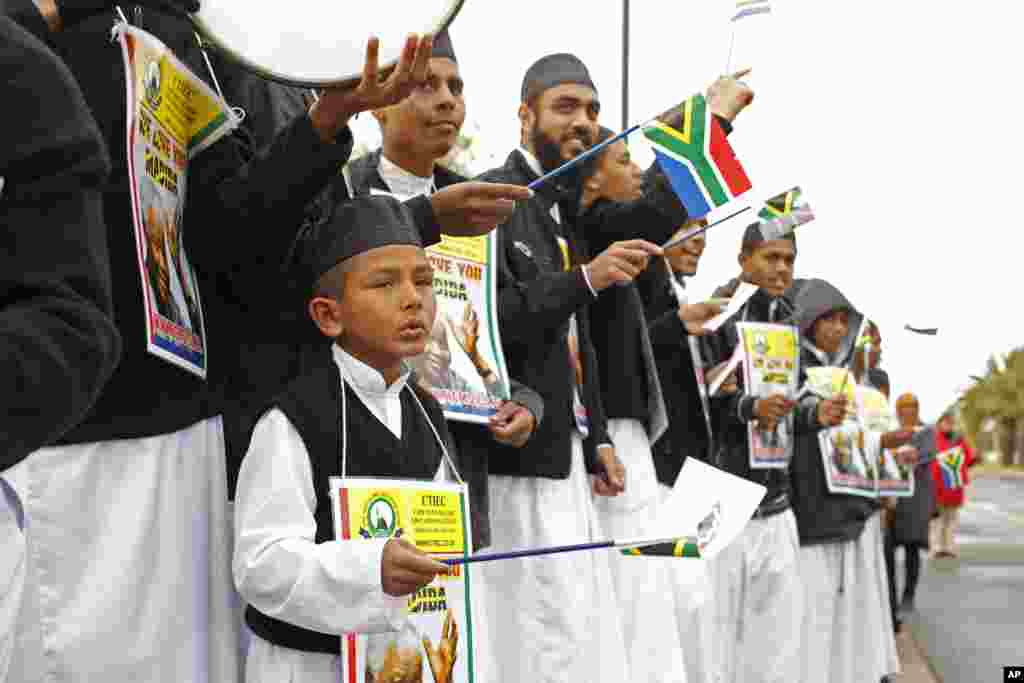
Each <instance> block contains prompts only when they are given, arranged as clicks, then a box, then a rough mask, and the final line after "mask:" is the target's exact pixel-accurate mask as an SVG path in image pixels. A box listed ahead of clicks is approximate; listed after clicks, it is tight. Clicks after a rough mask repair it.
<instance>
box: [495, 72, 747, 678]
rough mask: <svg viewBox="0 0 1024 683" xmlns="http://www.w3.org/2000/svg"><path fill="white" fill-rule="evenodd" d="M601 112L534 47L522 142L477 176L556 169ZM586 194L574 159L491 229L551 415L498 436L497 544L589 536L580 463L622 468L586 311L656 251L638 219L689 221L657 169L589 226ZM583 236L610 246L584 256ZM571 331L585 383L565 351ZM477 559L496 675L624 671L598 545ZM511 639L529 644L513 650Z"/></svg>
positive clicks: (586, 467)
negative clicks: (537, 558)
mask: <svg viewBox="0 0 1024 683" xmlns="http://www.w3.org/2000/svg"><path fill="white" fill-rule="evenodd" d="M740 90H741V88H740V87H739V86H737V85H736V83H735V81H734V80H729V79H724V81H723V82H720V83H717V84H716V87H715V91H714V92H715V95H714V97H712V98H711V99H712V102H713V104H712V106H713V108H714V107H717V108H718V109H715V111H716V113H720V114H722V115H725V114H726V113H727V112H726V111H724V110H725V109H727V108H730V107H731V108H732V109H733V111H737V110H738V109H739V108H742V107H741V106H739V105H737V104H736V102H735V100H736V99H742V98H736V97H733V98H732V99H730V98H729V97H728V94H729V93H732V94H733V95H735V94H736V93H737V92H738V91H740ZM745 99H746V101H749V97H746V98H745ZM719 109H721V110H722V111H719ZM599 111H600V101H599V99H598V96H597V89H596V87H595V86H594V83H593V81H592V79H591V77H590V74H589V73H588V71H587V69H586V67H585V66H584V65H583V63H582V62H581V61H580V60H579V59H578V58H576V57H575V56H573V55H569V54H554V55H548V56H546V57H543V58H541V59H540V60H538V61H537V62H535V63H534V64H533V65H532V66H531V67H530V68H529V69H528V70H527V72H526V75H525V77H524V79H523V84H522V88H521V91H520V106H519V120H520V131H521V132H520V143H521V146H520V148H519V149H517V150H515V151H513V152H512V153H511V154H510V155H509V157H508V160H507V161H506V163H505V165H504V166H503V167H501V168H497V169H494V170H492V171H489V172H488V173H486V174H484V176H483V178H485V179H487V180H492V181H501V182H510V183H517V184H528V183H530V182H531V181H533V180H535V179H537V178H538V177H540V176H542V175H543V174H544V173H546V172H548V171H551V170H553V169H555V168H557V167H558V166H560V165H561V164H562V163H563V162H565V161H567V160H569V159H571V158H573V157H575V156H577V155H578V154H580V153H582V152H583V151H585V150H586V149H587V148H588V147H589V146H590V145H591V143H592V142H593V141H594V140H595V139H596V137H597V132H598V125H597V119H598V113H599ZM727 118H728V117H727ZM582 193H583V188H582V185H581V183H580V179H579V173H578V170H577V171H576V172H569V173H566V174H564V175H563V176H561V177H559V178H556V179H555V180H553V181H551V182H548V183H545V185H544V186H543V187H542V188H541V189H540V190H539V191H538V196H537V197H535V198H534V199H532V200H531V201H529V202H523V203H520V204H518V205H517V207H516V211H515V213H514V215H513V218H512V220H511V221H510V222H509V224H508V225H507V226H506V227H505V228H504V229H503V230H502V232H501V233H500V235H499V237H498V239H499V248H498V253H499V258H500V259H501V264H500V269H499V273H498V275H499V277H498V313H499V321H500V324H501V334H502V342H503V346H504V349H505V354H506V358H507V360H508V365H509V369H510V373H511V374H512V375H513V376H515V377H517V378H519V379H520V380H522V381H523V382H525V383H527V384H529V385H530V386H532V387H534V388H536V389H537V390H538V391H539V392H540V394H541V396H542V397H543V398H544V403H545V413H546V419H545V420H544V424H543V425H542V426H541V428H540V430H539V431H538V433H537V434H536V435H535V436H534V438H533V439H532V440H531V442H530V443H529V444H528V445H527V446H526V447H525V448H524V449H523V450H522V452H520V453H512V452H508V453H503V452H501V451H502V449H501V448H500V447H499V448H498V449H495V452H494V454H493V455H492V458H491V472H492V476H491V479H490V481H491V496H492V509H491V513H492V520H491V521H492V531H493V536H494V539H495V546H496V547H497V546H500V547H501V548H503V549H504V548H518V547H524V546H544V545H555V544H560V543H569V542H573V541H580V540H582V539H584V538H587V537H588V536H590V535H591V533H592V529H593V522H594V520H593V509H592V507H593V504H592V502H591V497H590V488H591V484H590V483H588V477H587V473H592V474H594V475H595V477H594V480H593V484H592V485H593V489H594V491H595V492H596V493H597V494H598V495H603V496H614V495H617V494H619V493H621V492H622V490H623V487H624V485H625V479H624V472H623V467H622V464H621V462H620V461H619V459H618V458H617V457H616V454H615V450H614V448H613V447H612V442H611V439H610V438H609V436H608V434H607V429H606V420H605V416H604V410H603V406H602V401H601V390H600V379H599V373H600V370H599V367H598V365H597V362H596V358H595V353H594V348H593V345H592V342H591V329H590V324H589V316H590V312H589V310H588V309H589V306H590V304H591V303H592V302H593V301H594V299H595V298H597V297H598V295H599V294H600V293H601V292H603V291H605V290H607V289H609V288H610V287H612V286H613V285H615V284H626V283H629V282H631V281H632V280H633V279H634V278H635V277H636V276H637V274H638V273H639V272H641V271H642V270H643V269H644V267H646V265H647V260H648V258H649V257H650V256H651V255H658V256H660V255H661V249H660V248H659V247H657V246H656V245H654V244H651V243H650V242H647V241H644V240H641V239H631V238H635V237H636V234H637V232H638V230H643V231H646V234H647V235H648V236H649V237H651V238H652V239H653V240H655V241H659V240H660V241H663V240H665V239H667V238H668V236H669V235H670V234H671V233H672V231H673V229H674V228H675V226H678V225H680V224H681V223H683V222H684V221H685V220H686V212H685V210H684V209H683V208H682V207H681V205H679V203H678V200H677V199H676V197H675V195H674V193H673V192H672V190H671V187H670V185H669V183H668V181H667V179H665V178H664V176H663V175H662V174H661V173H660V172H659V171H658V170H657V168H652V170H651V171H649V172H648V173H647V174H646V177H645V182H644V196H643V197H642V198H640V199H638V200H636V201H632V202H627V203H619V202H605V203H602V204H601V206H596V205H595V206H594V207H591V209H590V210H589V211H588V212H587V214H588V215H587V219H586V227H584V226H583V223H582V221H581V217H580V215H579V206H580V200H581V197H582ZM591 234H593V235H594V236H596V237H599V238H600V239H603V240H606V243H608V244H609V246H608V247H607V248H606V249H605V250H604V251H602V252H601V253H600V254H598V255H597V256H595V257H594V258H593V259H591V260H589V262H588V261H587V258H586V254H587V248H586V242H587V240H588V239H589V235H591ZM617 239H621V240H623V241H619V242H616V241H615V240H617ZM572 332H575V335H576V337H577V340H578V345H579V352H580V353H579V356H580V361H581V373H580V374H581V375H582V383H579V382H577V381H576V372H575V367H574V363H573V361H572V360H571V354H570V349H569V344H570V342H569V339H570V336H571V333H572ZM483 569H484V571H485V573H486V578H487V581H488V584H489V588H490V589H491V590H490V591H489V594H488V595H489V597H490V598H491V599H492V600H493V601H494V602H493V603H492V605H493V606H492V607H491V613H492V614H503V615H507V618H504V619H502V620H500V621H499V622H497V623H495V624H494V628H493V629H492V630H493V632H494V634H495V636H496V638H495V640H494V643H495V645H494V647H495V648H496V649H498V650H499V656H500V658H501V661H500V666H499V671H500V673H501V675H502V677H501V678H500V679H499V680H509V681H512V680H514V681H519V680H531V681H569V680H572V681H582V680H587V681H600V680H616V681H618V680H625V679H629V678H630V676H629V675H628V674H627V673H626V672H625V671H623V664H622V660H623V659H624V652H623V650H622V634H621V633H616V631H618V628H617V626H618V625H617V623H615V622H614V621H613V620H612V619H609V616H610V615H613V614H615V608H614V605H613V604H612V603H610V602H609V601H608V599H607V597H606V596H608V597H610V593H611V591H612V589H611V586H610V585H609V584H610V576H609V567H608V558H607V556H605V555H601V554H593V555H592V556H587V557H581V556H576V557H572V558H557V557H556V558H551V559H550V560H548V561H545V562H543V563H541V562H532V561H530V560H526V561H521V560H512V561H507V562H501V563H492V566H489V567H485V568H483ZM510 642H519V643H520V644H521V645H522V647H523V649H524V650H525V651H527V652H530V653H531V654H532V656H530V657H521V656H520V655H519V651H518V650H517V649H515V648H509V647H508V643H510ZM595 652H596V653H598V656H594V654H593V653H595Z"/></svg>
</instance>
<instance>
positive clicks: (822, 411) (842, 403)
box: [818, 395, 846, 427]
mask: <svg viewBox="0 0 1024 683" xmlns="http://www.w3.org/2000/svg"><path fill="white" fill-rule="evenodd" d="M845 418H846V396H845V395H842V396H836V397H834V398H830V399H826V400H824V401H820V402H819V403H818V424H820V425H821V426H822V427H836V426H838V425H840V424H842V423H843V420H844V419H845Z"/></svg>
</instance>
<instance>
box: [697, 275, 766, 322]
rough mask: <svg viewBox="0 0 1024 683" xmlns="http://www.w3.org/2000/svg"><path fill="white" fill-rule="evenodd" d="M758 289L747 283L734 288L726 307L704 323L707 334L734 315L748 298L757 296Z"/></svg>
mask: <svg viewBox="0 0 1024 683" xmlns="http://www.w3.org/2000/svg"><path fill="white" fill-rule="evenodd" d="M758 289H760V288H759V287H758V286H757V285H752V284H750V283H749V282H741V283H740V286H739V287H737V288H736V291H735V293H733V295H732V297H731V298H730V299H729V303H728V305H726V307H725V310H724V311H722V312H721V313H719V314H718V315H716V316H715V317H714V318H712V319H711V320H709V321H707V322H706V323H704V329H705V330H707V331H708V332H715V331H717V330H718V328H720V327H721V326H722V325H723V324H725V321H726V320H728V319H729V318H731V317H733V316H734V315H736V314H737V313H738V312H739V310H740V309H741V308H743V306H744V305H745V304H746V303H747V302H748V301H750V297H752V296H754V295H755V294H757V290H758Z"/></svg>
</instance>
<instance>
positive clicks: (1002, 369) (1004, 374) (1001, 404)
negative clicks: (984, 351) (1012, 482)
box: [958, 347, 1024, 465]
mask: <svg viewBox="0 0 1024 683" xmlns="http://www.w3.org/2000/svg"><path fill="white" fill-rule="evenodd" d="M974 379H975V383H974V385H973V386H971V388H970V389H968V390H967V391H966V392H965V393H964V395H963V396H962V397H961V398H960V401H959V406H958V407H959V412H960V417H961V420H962V424H963V426H964V430H965V432H966V433H967V436H968V438H969V439H970V440H971V441H972V443H976V442H977V438H978V436H979V435H980V434H981V432H982V430H983V428H984V427H985V425H986V423H987V422H988V421H989V420H990V419H991V420H994V421H995V423H996V425H997V430H996V433H997V442H998V445H999V447H998V450H999V452H1000V454H1001V455H1002V461H1003V464H1005V465H1014V464H1016V465H1024V347H1020V348H1017V349H1014V350H1013V351H1011V352H1010V353H1009V354H1008V355H1007V356H1006V357H1005V360H1004V359H1003V358H1001V357H998V356H993V357H992V358H990V359H989V362H988V372H987V374H986V375H985V376H984V377H975V378H974Z"/></svg>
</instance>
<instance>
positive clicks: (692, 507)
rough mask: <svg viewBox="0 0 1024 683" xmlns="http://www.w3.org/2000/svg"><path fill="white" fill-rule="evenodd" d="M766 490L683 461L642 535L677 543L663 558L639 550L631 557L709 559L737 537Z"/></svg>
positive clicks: (668, 549) (706, 467) (708, 468)
mask: <svg viewBox="0 0 1024 683" xmlns="http://www.w3.org/2000/svg"><path fill="white" fill-rule="evenodd" d="M766 490H767V489H765V487H764V486H761V485H760V484H755V483H754V482H752V481H747V480H746V479H743V478H742V477H737V476H734V475H732V474H729V473H728V472H723V471H722V470H720V469H718V468H715V467H712V466H711V465H708V464H706V463H703V462H701V461H700V460H697V459H696V458H687V459H686V462H685V463H683V468H682V470H680V472H679V477H678V478H677V479H676V483H675V485H674V486H673V487H672V492H671V493H670V494H669V496H668V498H666V499H665V501H664V502H663V503H662V504H661V506H660V507H659V509H658V512H657V513H656V515H655V519H654V523H653V524H652V526H651V529H650V530H649V532H648V534H647V535H648V536H650V537H651V538H679V539H680V541H679V542H678V543H676V544H673V545H671V546H668V545H666V546H665V550H666V552H655V550H653V549H652V550H647V551H646V552H645V549H639V552H637V553H630V554H640V555H671V556H674V557H694V558H697V557H699V558H702V559H712V558H714V557H715V556H716V555H717V554H718V553H720V552H722V550H723V549H724V548H726V547H728V545H729V544H730V543H732V542H733V541H734V540H736V537H737V536H739V535H740V532H742V531H743V529H744V527H745V526H746V525H747V522H749V521H750V518H751V517H752V516H753V515H754V512H755V511H756V510H757V506H758V505H760V504H761V500H762V499H763V498H764V494H765V491H766ZM676 550H678V553H677V552H676Z"/></svg>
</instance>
